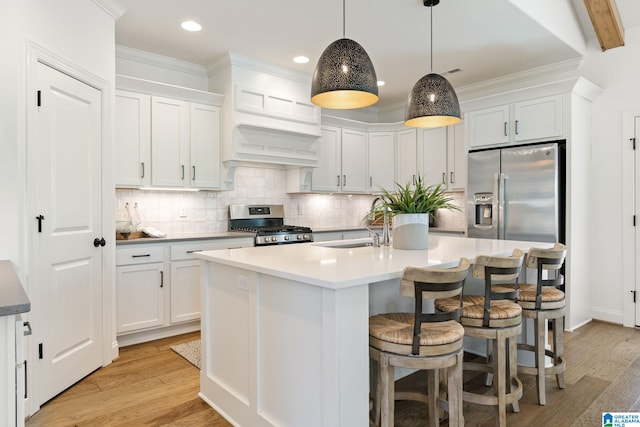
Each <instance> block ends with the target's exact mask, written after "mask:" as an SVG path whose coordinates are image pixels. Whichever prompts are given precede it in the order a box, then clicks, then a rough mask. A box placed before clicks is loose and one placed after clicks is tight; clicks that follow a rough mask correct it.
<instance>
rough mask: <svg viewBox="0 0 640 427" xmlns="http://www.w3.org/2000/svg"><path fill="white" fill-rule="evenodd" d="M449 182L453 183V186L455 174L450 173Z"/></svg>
mask: <svg viewBox="0 0 640 427" xmlns="http://www.w3.org/2000/svg"><path fill="white" fill-rule="evenodd" d="M449 180H450V181H451V183H452V184H453V182H454V181H455V179H453V172H451V173H450V176H449Z"/></svg>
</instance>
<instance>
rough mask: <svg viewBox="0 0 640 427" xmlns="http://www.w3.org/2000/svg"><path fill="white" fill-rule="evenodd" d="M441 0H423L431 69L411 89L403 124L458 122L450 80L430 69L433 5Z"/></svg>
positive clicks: (445, 124) (455, 98) (456, 102)
mask: <svg viewBox="0 0 640 427" xmlns="http://www.w3.org/2000/svg"><path fill="white" fill-rule="evenodd" d="M438 3H440V0H424V1H423V4H424V5H425V6H426V7H429V8H430V9H431V72H430V73H429V74H427V75H426V76H424V77H422V78H421V79H420V80H418V82H417V83H416V84H415V85H414V86H413V89H411V93H409V98H408V100H407V108H406V109H405V113H404V124H405V125H407V126H411V127H418V128H435V127H441V126H448V125H453V124H456V123H458V122H460V104H459V103H458V96H457V95H456V92H455V90H453V86H451V83H449V81H448V80H447V79H445V78H444V77H442V76H441V75H439V74H436V73H434V72H433V7H434V6H436V5H437V4H438Z"/></svg>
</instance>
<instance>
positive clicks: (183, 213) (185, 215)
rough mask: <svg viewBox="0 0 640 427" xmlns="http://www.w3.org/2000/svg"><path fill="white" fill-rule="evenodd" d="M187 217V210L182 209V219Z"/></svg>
mask: <svg viewBox="0 0 640 427" xmlns="http://www.w3.org/2000/svg"><path fill="white" fill-rule="evenodd" d="M186 217H187V208H180V218H186Z"/></svg>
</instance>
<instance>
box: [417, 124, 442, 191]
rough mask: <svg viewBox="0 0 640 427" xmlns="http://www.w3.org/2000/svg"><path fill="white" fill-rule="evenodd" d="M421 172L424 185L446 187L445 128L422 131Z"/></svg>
mask: <svg viewBox="0 0 640 427" xmlns="http://www.w3.org/2000/svg"><path fill="white" fill-rule="evenodd" d="M421 145H422V170H421V175H422V176H423V178H424V182H425V184H426V185H438V184H441V185H442V186H444V187H445V188H446V186H447V128H446V127H440V128H435V129H424V130H422V144H421Z"/></svg>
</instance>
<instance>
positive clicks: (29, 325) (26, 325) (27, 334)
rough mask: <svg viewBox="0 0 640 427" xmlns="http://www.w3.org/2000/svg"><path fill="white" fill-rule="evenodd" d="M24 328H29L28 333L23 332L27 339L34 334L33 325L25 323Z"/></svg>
mask: <svg viewBox="0 0 640 427" xmlns="http://www.w3.org/2000/svg"><path fill="white" fill-rule="evenodd" d="M22 326H24V327H25V328H27V330H26V331H23V332H22V335H24V336H25V337H26V336H29V335H31V334H33V329H31V323H29V322H24V323H23V324H22Z"/></svg>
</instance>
